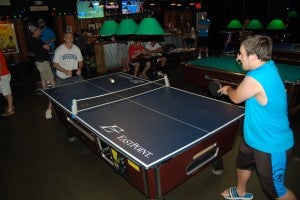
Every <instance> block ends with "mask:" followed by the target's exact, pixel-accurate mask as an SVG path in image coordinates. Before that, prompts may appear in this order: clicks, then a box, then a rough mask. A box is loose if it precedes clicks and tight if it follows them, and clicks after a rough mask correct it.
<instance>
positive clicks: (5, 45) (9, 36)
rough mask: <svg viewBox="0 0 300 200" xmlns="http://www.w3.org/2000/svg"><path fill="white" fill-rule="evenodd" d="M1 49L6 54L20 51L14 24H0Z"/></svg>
mask: <svg viewBox="0 0 300 200" xmlns="http://www.w3.org/2000/svg"><path fill="white" fill-rule="evenodd" d="M0 49H2V52H3V53H4V54H11V53H19V49H18V44H17V39H16V33H15V28H14V24H11V23H9V24H0Z"/></svg>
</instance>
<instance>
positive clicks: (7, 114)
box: [1, 109, 15, 117]
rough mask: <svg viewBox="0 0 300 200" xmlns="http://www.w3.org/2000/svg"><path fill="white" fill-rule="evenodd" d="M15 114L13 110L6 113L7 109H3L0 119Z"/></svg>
mask: <svg viewBox="0 0 300 200" xmlns="http://www.w3.org/2000/svg"><path fill="white" fill-rule="evenodd" d="M14 113H15V109H12V110H11V111H8V110H7V109H5V111H3V112H2V113H1V116H2V117H7V116H10V115H12V114H14Z"/></svg>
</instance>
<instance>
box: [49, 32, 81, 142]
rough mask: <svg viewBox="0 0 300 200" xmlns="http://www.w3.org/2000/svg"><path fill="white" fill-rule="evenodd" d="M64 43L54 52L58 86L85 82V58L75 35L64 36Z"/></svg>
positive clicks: (71, 135)
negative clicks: (82, 72) (82, 71)
mask: <svg viewBox="0 0 300 200" xmlns="http://www.w3.org/2000/svg"><path fill="white" fill-rule="evenodd" d="M64 41H65V42H64V43H63V44H61V45H60V46H58V47H57V48H56V50H55V52H54V58H53V67H54V68H55V69H56V75H57V78H56V85H57V86H60V85H64V84H68V83H74V82H78V81H81V80H83V78H82V76H81V70H82V67H83V58H82V54H81V51H80V49H79V48H78V47H77V46H76V45H75V44H73V42H74V35H73V34H72V33H65V34H64ZM67 139H68V141H70V142H71V141H74V140H75V137H74V136H73V134H72V132H71V131H67Z"/></svg>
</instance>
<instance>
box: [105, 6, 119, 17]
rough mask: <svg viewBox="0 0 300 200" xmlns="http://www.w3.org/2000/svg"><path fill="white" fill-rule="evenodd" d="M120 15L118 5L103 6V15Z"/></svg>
mask: <svg viewBox="0 0 300 200" xmlns="http://www.w3.org/2000/svg"><path fill="white" fill-rule="evenodd" d="M117 14H120V7H119V4H112V5H110V4H106V5H105V6H104V15H105V16H109V15H117Z"/></svg>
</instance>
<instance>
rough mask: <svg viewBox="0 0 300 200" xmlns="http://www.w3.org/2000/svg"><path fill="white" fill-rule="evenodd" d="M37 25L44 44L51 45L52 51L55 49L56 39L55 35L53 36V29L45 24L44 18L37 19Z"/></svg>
mask: <svg viewBox="0 0 300 200" xmlns="http://www.w3.org/2000/svg"><path fill="white" fill-rule="evenodd" d="M38 25H39V28H40V29H41V30H42V34H41V36H40V38H41V40H42V41H43V42H44V43H45V44H48V45H49V46H50V47H51V52H53V51H54V49H55V41H56V37H55V34H54V32H53V30H52V29H51V28H49V27H48V26H46V23H45V20H44V19H39V20H38Z"/></svg>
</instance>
